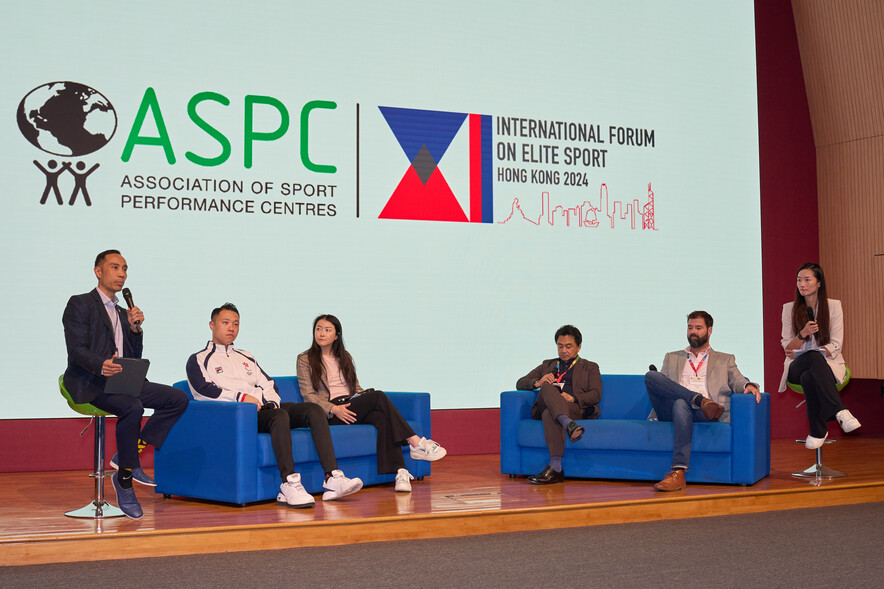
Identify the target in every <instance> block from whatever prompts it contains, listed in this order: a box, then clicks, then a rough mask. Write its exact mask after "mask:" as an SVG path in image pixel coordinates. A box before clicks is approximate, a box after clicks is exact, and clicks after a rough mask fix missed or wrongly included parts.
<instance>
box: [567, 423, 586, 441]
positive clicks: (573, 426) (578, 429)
mask: <svg viewBox="0 0 884 589" xmlns="http://www.w3.org/2000/svg"><path fill="white" fill-rule="evenodd" d="M583 431H584V430H583V426H581V425H577V422H576V421H572V422H571V423H569V424H568V428H567V432H568V439H570V440H571V441H572V442H576V441H578V440H579V439H580V438H582V437H583Z"/></svg>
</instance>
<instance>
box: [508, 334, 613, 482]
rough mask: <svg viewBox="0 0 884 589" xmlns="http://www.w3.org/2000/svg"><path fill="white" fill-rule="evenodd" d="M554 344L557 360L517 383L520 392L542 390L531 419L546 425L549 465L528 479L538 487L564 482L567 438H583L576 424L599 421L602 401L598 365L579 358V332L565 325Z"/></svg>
mask: <svg viewBox="0 0 884 589" xmlns="http://www.w3.org/2000/svg"><path fill="white" fill-rule="evenodd" d="M555 341H556V347H557V348H558V354H559V355H558V358H553V359H551V360H545V361H543V362H541V364H540V366H538V367H537V368H535V369H534V370H532V371H531V372H529V373H528V374H526V375H525V376H523V377H522V378H520V379H519V380H518V381H517V382H516V388H517V389H519V390H527V391H530V390H534V389H537V388H539V389H540V390H539V391H538V392H537V400H536V401H535V403H534V406H533V407H532V408H531V417H532V418H533V419H539V420H541V421H543V437H544V438H545V440H546V446H547V448H549V465H548V466H547V467H546V468H545V469H543V471H542V472H540V473H539V474H536V475H533V476H530V477H528V481H529V482H531V483H532V484H535V485H549V484H552V483H561V482H562V481H564V480H565V474H564V472H563V471H562V457H563V456H564V454H565V438H566V437H567V438H568V439H569V440H570V441H571V442H576V441H578V440H579V439H580V438H581V437H582V436H583V431H584V430H583V426H581V425H578V424H577V422H576V421H575V420H577V419H597V418H598V416H599V413H600V411H599V407H598V404H599V401H601V399H602V377H601V374H600V373H599V365H598V364H596V363H595V362H590V361H589V360H585V359H583V358H580V357H579V356H578V355H577V354H578V352H580V345H581V344H582V342H583V336H582V335H581V334H580V330H579V329H577V328H576V327H574V326H573V325H563V326H562V327H560V328H559V329H558V330H557V331H556V335H555Z"/></svg>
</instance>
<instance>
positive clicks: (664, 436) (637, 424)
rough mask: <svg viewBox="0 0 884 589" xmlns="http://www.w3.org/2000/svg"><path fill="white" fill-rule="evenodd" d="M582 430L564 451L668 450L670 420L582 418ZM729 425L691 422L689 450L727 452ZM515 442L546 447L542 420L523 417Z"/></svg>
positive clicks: (671, 431) (534, 446)
mask: <svg viewBox="0 0 884 589" xmlns="http://www.w3.org/2000/svg"><path fill="white" fill-rule="evenodd" d="M579 423H580V425H582V426H583V427H584V428H585V429H586V433H585V434H583V438H582V439H581V440H580V441H578V442H576V443H572V442H568V443H567V444H566V446H565V450H566V451H568V450H623V451H634V452H668V453H670V454H671V453H672V445H673V427H672V422H665V421H647V420H635V419H583V420H580V421H579ZM732 437H733V436H732V433H731V426H730V424H729V423H695V424H694V435H693V439H692V441H691V449H692V451H693V452H730V451H731V439H732ZM517 443H518V445H519V446H522V447H525V448H541V449H544V450H546V442H545V441H544V438H543V423H542V422H541V421H539V420H536V419H523V420H521V421H520V422H519V425H518V430H517Z"/></svg>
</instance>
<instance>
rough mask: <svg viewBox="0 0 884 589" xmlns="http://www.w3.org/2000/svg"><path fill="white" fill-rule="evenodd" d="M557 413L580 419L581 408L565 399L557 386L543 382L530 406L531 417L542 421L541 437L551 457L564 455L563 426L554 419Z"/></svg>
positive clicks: (581, 414)
mask: <svg viewBox="0 0 884 589" xmlns="http://www.w3.org/2000/svg"><path fill="white" fill-rule="evenodd" d="M559 415H567V416H568V417H570V418H571V419H582V418H583V410H582V409H580V406H579V405H578V404H577V403H572V402H570V401H566V400H565V398H564V397H563V396H562V391H561V390H560V389H559V387H557V386H556V385H554V384H550V383H548V382H545V383H543V384H542V385H541V386H540V391H539V392H538V393H537V401H535V402H534V406H533V407H531V417H532V418H533V419H539V420H541V421H543V438H544V439H545V440H546V447H547V448H549V455H550V456H551V457H552V456H559V457H561V456H564V455H565V428H563V427H562V424H560V423H559V422H558V421H556V417H558V416H559Z"/></svg>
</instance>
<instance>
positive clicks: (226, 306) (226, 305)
mask: <svg viewBox="0 0 884 589" xmlns="http://www.w3.org/2000/svg"><path fill="white" fill-rule="evenodd" d="M221 311H233V312H234V313H236V316H237V317H239V309H237V308H236V305H234V304H233V303H224V304H223V305H221V306H220V307H215V308H214V309H212V321H214V320H215V317H217V316H218V314H219V313H221Z"/></svg>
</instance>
